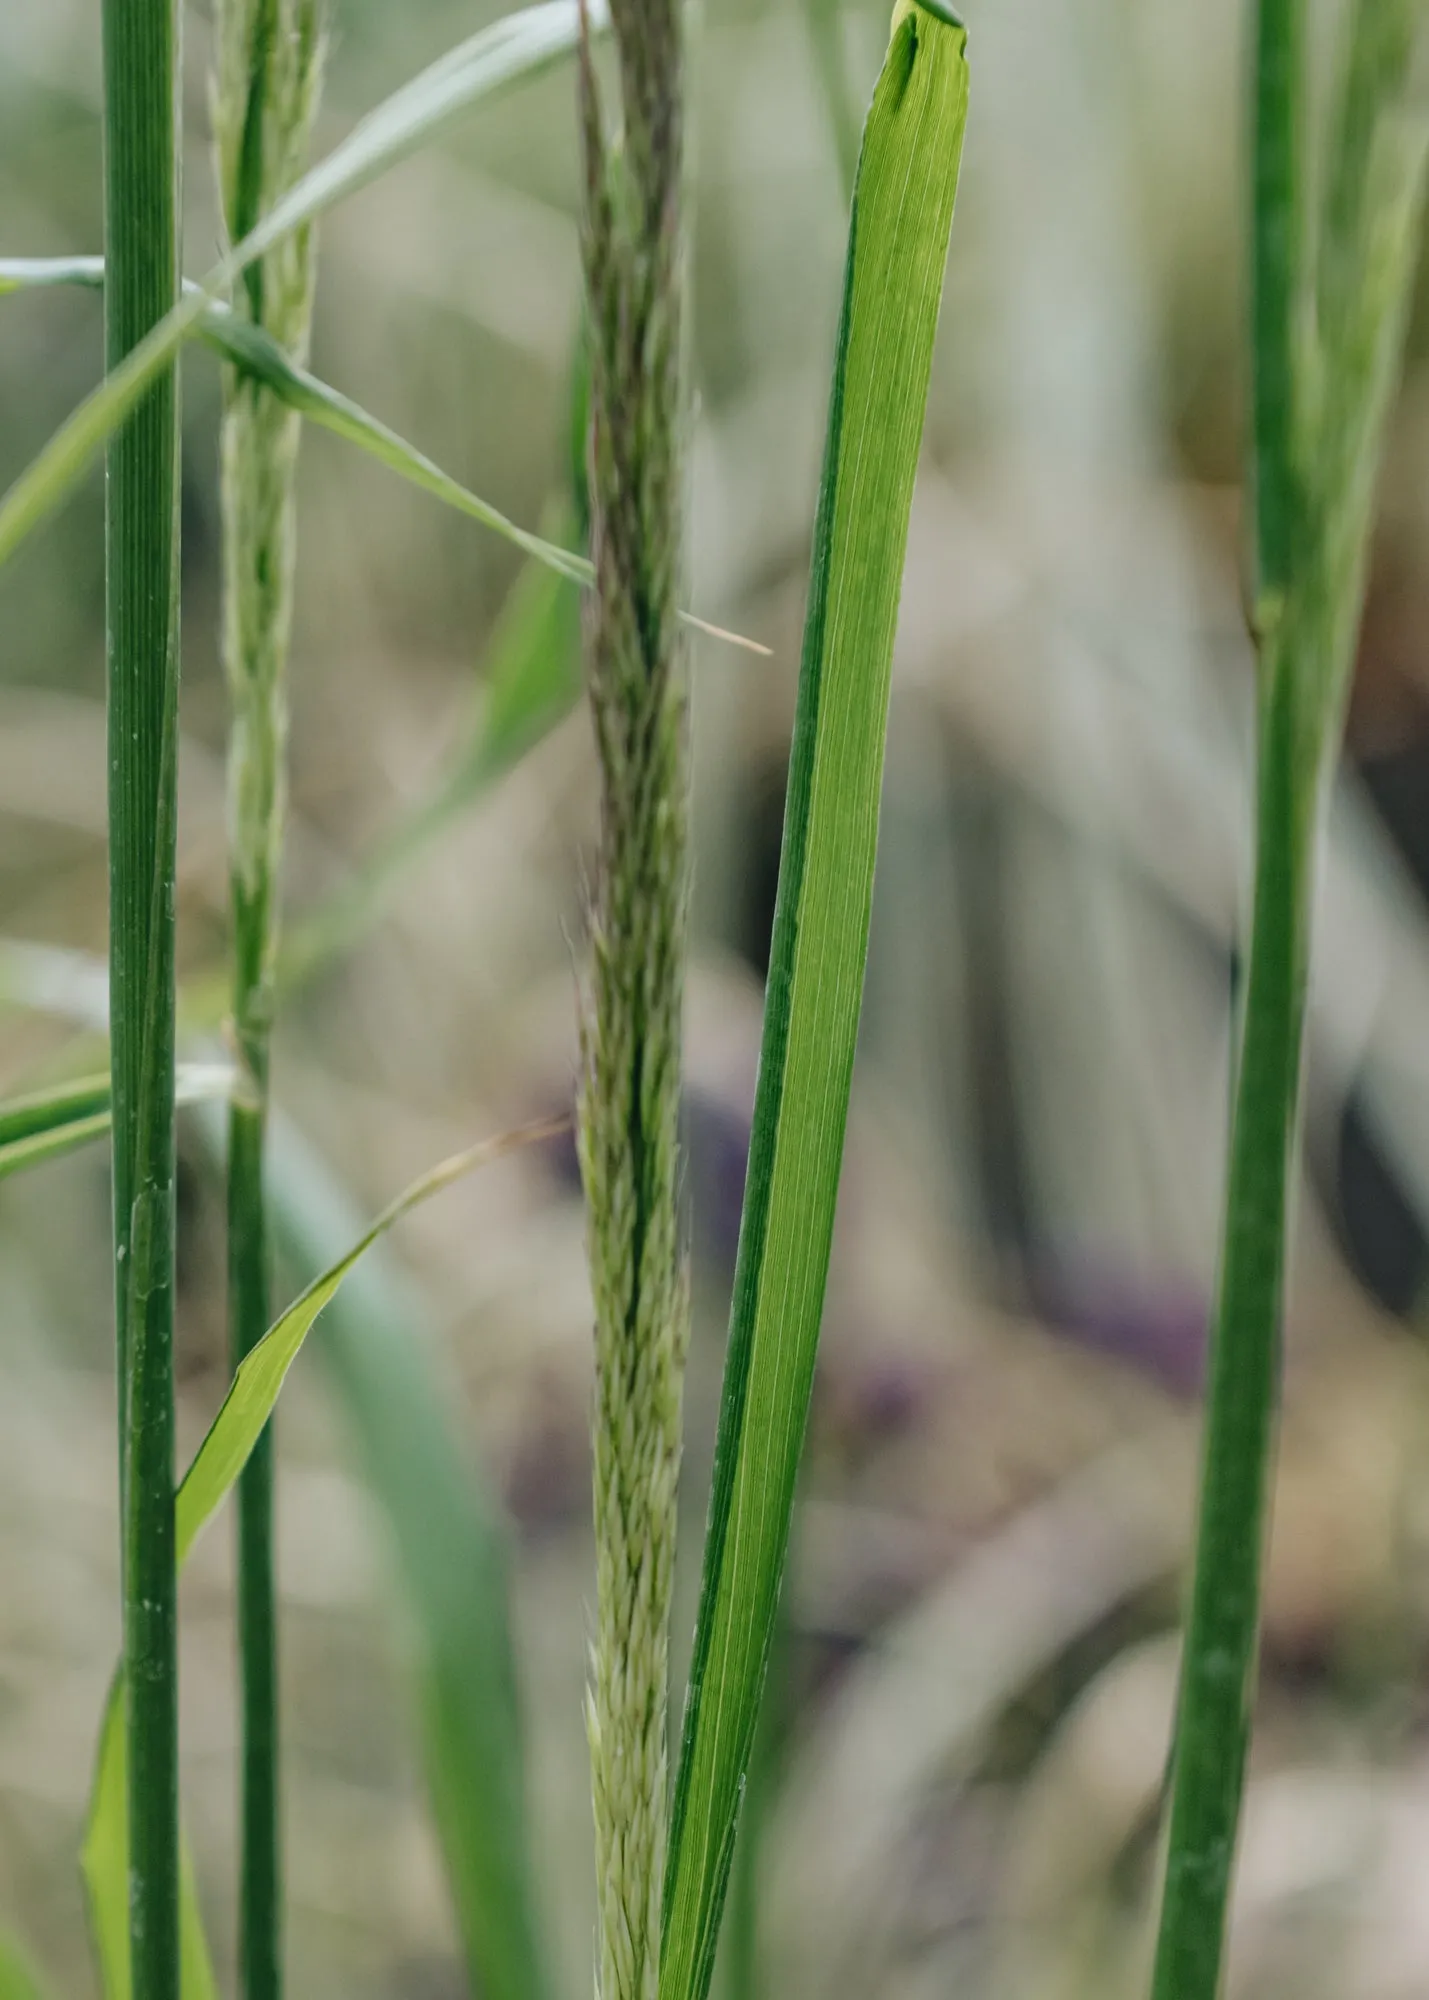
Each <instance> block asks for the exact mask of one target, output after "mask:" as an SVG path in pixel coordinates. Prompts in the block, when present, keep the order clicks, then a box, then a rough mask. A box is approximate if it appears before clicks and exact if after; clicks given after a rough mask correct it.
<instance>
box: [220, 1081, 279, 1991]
mask: <svg viewBox="0 0 1429 2000" xmlns="http://www.w3.org/2000/svg"><path fill="white" fill-rule="evenodd" d="M263 1053H264V1055H265V1057H266V1048H265V1050H264V1052H263ZM252 1061H253V1054H252V1052H251V1051H250V1053H249V1063H250V1070H251V1066H252ZM263 1095H264V1098H266V1091H264V1093H263ZM265 1109H266V1105H265V1103H264V1102H263V1101H260V1102H259V1103H258V1104H256V1105H254V1104H234V1105H233V1106H232V1107H231V1109H230V1111H229V1119H228V1310H229V1339H230V1350H231V1360H232V1363H233V1366H234V1367H235V1368H236V1367H237V1365H238V1363H239V1362H240V1361H241V1360H242V1359H243V1357H244V1355H246V1354H247V1353H248V1352H249V1350H250V1349H251V1348H253V1347H254V1346H256V1344H257V1343H258V1341H260V1340H261V1339H262V1338H263V1335H264V1333H265V1332H266V1331H267V1327H268V1321H269V1301H270V1284H269V1261H268V1243H267V1210H266V1204H265V1201H264V1194H263V1154H264V1129H265V1125H266V1117H265ZM275 1599H276V1589H275V1578H274V1562H273V1434H272V1428H271V1426H270V1427H268V1428H266V1429H265V1430H264V1432H263V1435H262V1437H260V1438H259V1440H258V1443H257V1444H256V1445H255V1446H254V1448H253V1455H252V1457H251V1458H250V1459H249V1461H248V1464H247V1466H246V1468H245V1469H244V1473H243V1477H242V1479H241V1480H240V1481H239V1487H238V1645H239V1655H240V1660H241V1665H242V1673H241V1681H242V1695H241V1699H242V1730H241V1741H242V1746H243V1751H242V1755H243V1772H242V1787H241V1798H242V1804H241V1821H242V1825H241V1834H240V1852H241V1856H242V1859H241V1865H240V1885H239V1902H240V1909H239V1932H240V1937H241V1952H242V1968H243V1990H244V1992H245V1994H246V1995H247V1996H248V2000H274V1996H276V1995H277V1994H278V1993H279V1992H281V1990H282V1915H283V1911H282V1886H281V1884H282V1877H281V1834H280V1829H281V1819H280V1799H279V1785H278V1771H279V1723H278V1644H277V1619H276V1611H275Z"/></svg>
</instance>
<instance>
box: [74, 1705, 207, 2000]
mask: <svg viewBox="0 0 1429 2000" xmlns="http://www.w3.org/2000/svg"><path fill="white" fill-rule="evenodd" d="M124 1734H125V1732H124V1682H123V1678H122V1676H120V1675H116V1676H115V1678H114V1681H113V1683H112V1685H111V1687H110V1690H109V1698H108V1700H107V1701H106V1702H105V1704H104V1721H103V1724H102V1725H101V1728H100V1733H99V1750H98V1754H97V1756H96V1758H95V1765H94V1784H93V1788H92V1790H91V1792H90V1800H89V1815H88V1818H87V1820H86V1823H85V1832H84V1845H83V1847H82V1849H81V1851H80V1870H81V1872H82V1874H83V1876H84V1887H85V1897H86V1901H87V1904H88V1910H89V1926H90V1933H91V1936H92V1938H93V1942H94V1949H95V1955H96V1957H97V1958H98V1960H99V1977H100V1987H101V1990H102V1991H103V1994H104V2000H130V1995H131V1994H132V1992H133V1990H134V1989H133V1982H132V1979H131V1976H130V1968H129V1825H128V1797H129V1784H128V1775H127V1769H128V1756H127V1753H126V1747H125V1741H124ZM179 1993H180V1996H181V2000H219V1990H218V1981H217V1979H216V1978H215V1976H214V1971H213V1961H212V1959H211V1958H210V1957H209V1950H208V1942H207V1940H206V1938H205V1936H204V1929H203V1917H202V1915H201V1913H200V1911H199V1906H198V1891H197V1889H196V1887H195V1884H194V1872H193V1863H192V1861H191V1859H190V1857H189V1852H188V1847H187V1844H186V1843H183V1842H182V1841H181V1843H180V1849H179Z"/></svg>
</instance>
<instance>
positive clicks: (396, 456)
mask: <svg viewBox="0 0 1429 2000" xmlns="http://www.w3.org/2000/svg"><path fill="white" fill-rule="evenodd" d="M103 283H104V260H103V258H102V257H56V258H36V257H24V258H0V296H3V295H4V294H6V293H7V292H18V291H33V290H38V289H43V288H45V287H52V286H55V285H83V286H86V287H89V288H91V289H93V288H97V287H102V286H103ZM185 293H186V295H187V297H188V298H190V299H193V298H196V297H197V298H201V299H203V308H202V311H201V313H200V316H199V319H198V322H197V325H196V328H195V329H194V330H195V331H196V333H197V335H198V337H199V338H200V339H201V340H203V341H205V342H206V343H207V344H208V345H209V346H210V347H212V348H214V349H216V350H217V352H218V353H220V354H221V355H223V357H224V359H225V360H227V361H231V362H233V363H234V364H235V365H236V366H237V367H239V368H241V369H243V370H244V371H245V373H247V374H249V375H252V376H253V377H255V379H256V380H258V381H259V382H261V383H262V384H263V386H264V387H265V388H266V389H270V390H271V391H272V392H273V394H274V395H275V396H278V397H279V398H280V399H281V400H282V401H283V402H284V403H285V404H286V405H287V406H288V408H289V409H290V410H295V411H296V412H297V413H298V415H299V416H301V417H305V418H307V420H308V421H309V422H310V423H315V424H320V425H321V426H322V428H323V429H324V430H327V431H331V432H332V433H333V435H334V436H335V437H340V438H343V439H345V440H346V442H347V443H348V444H352V445H356V446H357V447H358V449H359V450H360V451H365V452H366V453H367V455H368V456H369V458H375V459H376V460H377V461H378V462H379V463H380V464H382V465H385V466H386V467H387V468H388V470H389V471H390V472H395V473H396V474H397V475H398V477H399V478H402V479H405V480H406V481H407V482H408V484H409V485H412V486H416V487H418V488H420V490H421V491H422V492H423V493H427V494H429V495H430V496H431V497H432V499H434V500H440V501H441V502H442V503H443V505H444V506H447V507H452V508H455V510H456V512H457V513H459V514H465V515H466V516H467V518H468V520H472V521H478V522H480V524H481V526H482V527H484V528H489V529H490V530H491V531H492V533H493V534H496V535H500V536H501V538H502V540H503V541H507V542H510V543H511V545H512V547H513V548H518V549H520V550H521V552H522V554H523V555H527V556H530V557H531V558H532V559H533V560H534V561H535V562H538V563H543V564H544V565H545V566H546V568H547V569H549V570H553V571H554V572H555V573H556V575H557V576H560V577H564V578H565V580H566V581H567V582H568V583H574V584H576V585H578V586H579V588H581V589H582V590H587V589H589V588H590V585H591V583H592V581H593V580H594V576H595V572H594V570H593V569H592V567H591V564H590V559H589V558H588V557H586V556H582V555H578V554H577V553H576V552H575V551H574V550H573V549H569V548H566V547H564V546H563V545H562V544H561V543H560V542H556V541H548V540H547V539H546V538H545V537H544V536H542V535H535V534H532V533H531V531H530V529H529V528H523V527H521V526H519V524H518V523H517V522H515V521H513V520H512V519H511V517H510V516H509V515H508V514H503V513H502V511H501V509H500V508H499V507H496V506H493V504H492V503H491V501H489V500H483V499H482V498H481V496H480V495H479V494H477V493H473V492H472V491H471V490H470V488H468V487H465V486H463V485H462V484H461V482H460V480H457V479H453V478H452V476H451V474H450V473H448V472H443V470H442V468H441V467H440V466H439V465H438V464H437V463H436V462H435V461H434V460H433V459H430V458H428V457H427V455H426V453H425V452H421V451H418V450H417V448H416V446H415V445H412V444H408V443H407V441H406V439H405V438H403V437H399V436H398V434H397V432H396V431H394V430H392V429H390V428H389V427H388V425H386V424H384V423H383V422H381V420H380V419H379V418H377V417H374V416H371V415H369V414H368V412H367V411H366V410H364V409H363V408H362V407H361V405H360V404H358V403H354V402H353V401H352V399H351V397H349V396H344V395H343V394H342V392H341V390H339V389H334V388H331V387H330V386H329V385H328V384H327V383H326V382H322V381H320V380H319V379H318V377H317V376H316V375H314V374H312V373H311V372H310V371H309V370H308V369H306V368H301V367H299V366H298V364H297V363H296V362H295V361H293V360H292V358H291V357H290V356H289V355H288V354H286V353H285V352H284V350H283V348H282V347H281V346H280V344H279V343H278V342H277V341H276V340H274V339H273V337H272V335H271V334H269V333H267V332H265V331H264V329H263V328H262V327H261V326H258V325H257V324H255V322H254V321H252V320H246V319H240V318H238V317H237V315H236V314H234V313H232V312H230V311H229V309H228V308H227V306H225V305H223V304H222V303H221V302H215V301H214V300H212V299H210V298H208V297H207V296H206V295H205V294H204V293H203V291H202V288H201V287H199V286H196V285H193V284H189V285H186V286H185ZM0 560H3V555H0ZM679 615H680V618H681V620H682V622H683V623H684V624H686V625H688V626H690V627H691V628H692V629H693V630H695V631H699V632H704V633H706V634H708V635H709V637H711V638H714V639H722V640H724V641H725V643H726V644H728V645H732V646H739V647H742V648H743V649H744V650H745V651H746V652H751V653H763V654H767V653H768V651H769V648H768V647H767V646H762V645H760V643H759V642H758V640H755V639H746V638H743V637H741V635H740V634H739V633H737V632H728V631H726V630H725V629H724V628H723V627H722V626H719V625H711V624H710V623H709V622H708V621H707V620H706V619H703V618H697V617H696V616H695V614H694V613H693V612H692V611H682V612H681V613H680V614H679ZM579 691H580V688H579V682H578V681H577V682H576V684H575V689H574V694H573V697H572V699H574V698H575V695H578V694H579ZM561 713H565V710H564V709H563V710H562V711H561Z"/></svg>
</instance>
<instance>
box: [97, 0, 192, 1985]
mask: <svg viewBox="0 0 1429 2000" xmlns="http://www.w3.org/2000/svg"><path fill="white" fill-rule="evenodd" d="M103 38H104V197H105V199H104V214H105V220H104V232H105V255H106V258H107V260H108V268H109V274H110V282H109V284H108V286H107V288H106V292H105V315H104V317H105V341H104V344H105V360H106V364H107V366H108V367H109V368H114V367H117V366H118V365H119V364H120V363H121V362H122V361H123V360H124V357H125V356H126V355H127V354H128V353H129V352H130V350H131V349H132V348H134V347H135V346H137V345H138V343H139V342H140V341H141V340H142V339H143V338H144V336H145V335H146V334H147V333H148V332H149V330H150V328H151V327H153V326H154V325H156V324H157V323H158V322H159V321H160V320H162V319H163V318H164V316H165V314H166V313H168V312H169V310H170V309H171V307H172V306H173V304H174V301H175V300H176V298H177V297H178V289H179V261H178V209H179V193H178V180H179V148H178V139H179V134H178V83H179V61H178V47H179V17H178V11H177V6H176V0H105V5H104V17H103ZM105 500H106V506H105V619H106V645H105V651H106V673H107V686H108V697H107V703H108V729H109V1001H110V1016H111V1021H112V1044H111V1057H110V1061H111V1077H112V1088H113V1106H114V1267H115V1317H116V1334H117V1347H118V1369H119V1410H120V1476H119V1486H120V1504H121V1513H122V1519H123V1528H122V1561H123V1579H124V1585H123V1587H124V1658H125V1664H126V1667H127V1670H128V1686H129V1703H128V1722H127V1727H128V1759H129V1770H130V1772H131V1774H132V1778H133V1785H132V1790H131V1792H130V1807H129V1938H130V1963H131V1974H132V1983H133V1990H134V1992H135V1993H136V1994H141V1995H142V1996H143V2000H178V1990H179V1935H178V1906H179V1842H178V1706H177V1695H178V1663H177V1654H176V1642H177V1620H176V1583H175V1564H174V1467H173V1461H174V1395H173V1331H174V817H175V813H174V806H175V768H176V756H177V744H178V673H179V658H178V556H179V535H178V527H179V440H178V383H177V377H176V374H175V370H174V368H173V366H172V365H170V366H169V367H167V368H166V369H164V370H163V371H162V372H160V373H159V374H158V375H157V376H156V377H155V379H154V381H153V382H152V384H151V385H150V386H149V387H148V389H147V390H146V391H145V394H144V396H143V398H142V399H141V400H140V401H139V402H138V403H137V404H136V406H135V407H134V409H133V411H132V412H131V414H130V415H129V417H128V419H127V421H126V422H125V423H124V425H123V426H122V427H121V428H120V429H118V430H117V431H116V432H115V433H114V435H113V437H112V438H111V439H110V442H109V451H108V460H107V477H106V485H105Z"/></svg>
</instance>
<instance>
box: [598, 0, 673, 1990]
mask: <svg viewBox="0 0 1429 2000" xmlns="http://www.w3.org/2000/svg"><path fill="white" fill-rule="evenodd" d="M611 20H612V27H613V30H614V38H615V48H616V59H617V67H618V71H619V79H620V98H621V110H622V113H623V119H622V137H621V141H620V143H619V144H618V145H616V144H614V143H612V142H611V141H610V139H609V138H608V137H607V134H606V131H605V126H604V120H603V116H602V110H601V104H600V94H599V88H598V85H597V79H596V73H595V67H594V62H593V58H592V52H591V47H590V39H589V36H588V35H587V36H585V37H584V38H583V42H582V49H581V58H580V109H581V125H582V135H583V142H584V165H585V207H584V218H583V223H584V226H583V232H582V252H583V260H584V271H585V285H586V299H587V311H588V316H589V327H590V426H589V443H588V469H589V496H590V529H591V555H592V558H593V560H594V564H595V589H594V591H593V593H592V595H591V598H590V599H589V601H588V605H587V611H586V629H585V656H586V671H587V681H588V685H589V693H590V706H591V714H592V718H593V722H594V728H595V741H596V749H597V755H598V759H599V765H600V778H601V825H600V848H599V860H598V872H597V876H596V881H595V888H594V896H593V906H592V910H591V967H590V974H589V992H588V994H587V996H586V999H585V1005H584V1007H583V1013H582V1024H581V1027H582V1033H581V1039H582V1055H583V1065H582V1067H583V1074H582V1084H581V1093H580V1117H579V1144H580V1159H581V1171H582V1176H583V1179H584V1183H585V1191H586V1202H587V1209H588V1238H589V1256H590V1271H591V1288H592V1293H593V1297H594V1305H595V1410H594V1502H595V1537H596V1560H597V1612H596V1637H595V1645H594V1656H593V1661H592V1672H591V1686H590V1691H589V1696H588V1701H587V1721H588V1730H589V1737H590V1759H591V1789H592V1799H593V1807H594V1817H595V1849H596V1896H597V1926H598V1942H597V1963H596V1990H597V1992H598V1994H599V1996H600V2000H656V1994H657V1990H658V1983H659V1939H660V1902H661V1892H662V1880H663V1864H664V1851H665V1827H666V1758H667V1752H666V1736H667V1728H668V1640H669V1633H668V1627H669V1617H670V1590H671V1582H672V1577H673V1571H674V1559H675V1506H676V1485H677V1481H678V1474H679V1461H680V1404H681V1383H682V1376H683V1371H684V1360H685V1349H686V1344H687V1328H688V1319H689V1300H688V1277H687V1272H686V1268H685V1262H684V1251H683V1246H682V1243H681V1226H680V1215H679V1175H680V1169H679V1116H680V1046H681V1038H680V1015H681V1004H682V987H683V967H684V955H685V931H686V904H687V883H686V872H687V859H686V849H687V819H688V801H687V789H688V779H687V771H686V713H685V689H684V661H683V657H682V656H683V643H682V638H681V632H680V625H679V621H678V617H677V607H678V591H679V585H680V579H681V568H682V533H681V530H682V514H683V504H682V503H683V497H684V496H683V493H682V480H683V471H682V460H683V452H682V446H683V443H684V433H685V409H684V394H683V377H684V370H683V357H682V340H683V330H682V321H683V293H684V282H685V281H684V254H685V253H684V241H683V228H682V214H681V210H682V197H683V185H682V183H683V178H684V165H683V89H684V79H683V43H684V21H683V4H682V0H613V4H612V7H611Z"/></svg>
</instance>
